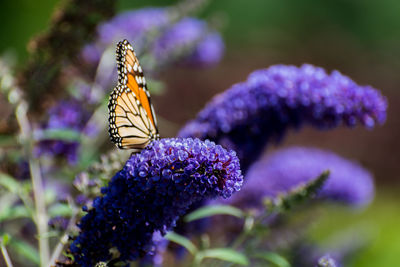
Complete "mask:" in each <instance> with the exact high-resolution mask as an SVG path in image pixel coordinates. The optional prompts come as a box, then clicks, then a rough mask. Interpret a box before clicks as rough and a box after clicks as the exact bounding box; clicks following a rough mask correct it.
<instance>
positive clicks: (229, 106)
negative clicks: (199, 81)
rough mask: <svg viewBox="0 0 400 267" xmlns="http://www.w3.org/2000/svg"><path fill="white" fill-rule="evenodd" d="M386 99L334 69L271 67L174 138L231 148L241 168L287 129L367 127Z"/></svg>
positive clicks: (379, 119) (380, 116) (379, 116)
mask: <svg viewBox="0 0 400 267" xmlns="http://www.w3.org/2000/svg"><path fill="white" fill-rule="evenodd" d="M386 107H387V102H386V99H385V98H384V97H383V96H382V95H381V94H380V92H379V91H377V90H376V89H374V88H372V87H370V86H360V85H358V84H356V83H355V82H354V81H352V80H351V79H350V78H349V77H347V76H345V75H343V74H341V73H340V72H338V71H333V72H332V73H331V74H328V73H326V72H325V70H324V69H322V68H319V67H315V66H312V65H308V64H305V65H302V66H301V67H295V66H286V65H275V66H271V67H269V68H268V69H263V70H258V71H254V72H253V73H251V74H250V75H249V77H248V79H247V80H246V81H245V82H242V83H238V84H235V85H233V86H232V87H231V88H230V89H228V90H226V91H225V92H223V93H221V94H219V95H217V96H216V97H214V98H213V99H212V100H211V101H210V102H209V103H208V104H207V105H206V106H205V108H204V109H203V110H201V111H200V112H199V113H198V115H197V116H196V118H195V119H194V120H192V121H190V122H189V123H187V125H186V126H184V127H183V129H181V131H180V132H179V134H178V136H180V137H193V138H200V139H203V140H205V139H209V140H213V141H215V142H216V143H218V144H221V145H223V146H224V147H227V148H230V149H233V150H235V151H236V152H237V153H238V157H239V159H240V161H241V165H242V169H243V170H244V171H246V170H247V169H248V167H249V166H250V165H251V163H252V162H254V161H255V160H256V159H258V158H259V156H260V154H261V152H262V151H263V150H264V148H265V146H266V145H267V144H268V143H270V142H277V141H279V140H281V139H282V138H283V136H284V134H285V133H286V131H287V130H288V129H290V128H293V129H298V128H300V127H301V126H302V125H311V126H313V127H315V128H317V129H331V128H334V127H337V126H339V125H344V126H348V127H353V126H355V125H356V124H357V123H359V124H361V125H363V126H365V127H367V128H372V127H374V126H375V124H382V123H383V122H384V121H385V119H386Z"/></svg>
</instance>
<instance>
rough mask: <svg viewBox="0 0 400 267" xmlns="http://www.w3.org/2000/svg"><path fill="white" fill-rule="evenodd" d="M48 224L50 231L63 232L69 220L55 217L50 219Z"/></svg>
mask: <svg viewBox="0 0 400 267" xmlns="http://www.w3.org/2000/svg"><path fill="white" fill-rule="evenodd" d="M48 224H49V226H50V227H51V228H52V229H55V230H58V231H65V230H66V229H67V227H68V224H69V219H68V218H66V217H63V216H56V217H54V218H51V219H50V220H49V222H48Z"/></svg>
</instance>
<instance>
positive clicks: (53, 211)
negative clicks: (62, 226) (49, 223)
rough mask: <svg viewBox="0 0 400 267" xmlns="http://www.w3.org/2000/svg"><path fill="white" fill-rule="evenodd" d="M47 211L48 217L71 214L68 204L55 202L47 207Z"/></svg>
mask: <svg viewBox="0 0 400 267" xmlns="http://www.w3.org/2000/svg"><path fill="white" fill-rule="evenodd" d="M48 213H49V216H50V217H56V216H64V217H68V216H71V215H72V208H71V207H70V206H69V205H68V204H62V203H57V204H54V205H52V206H51V207H50V208H49V210H48Z"/></svg>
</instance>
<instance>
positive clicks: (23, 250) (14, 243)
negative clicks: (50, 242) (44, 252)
mask: <svg viewBox="0 0 400 267" xmlns="http://www.w3.org/2000/svg"><path fill="white" fill-rule="evenodd" d="M10 247H11V248H12V249H13V250H15V251H16V252H17V253H18V254H19V255H21V256H23V257H25V258H26V259H28V260H30V261H32V262H33V263H35V264H37V265H39V263H40V260H39V253H38V251H37V250H36V248H35V247H33V246H32V245H31V244H29V243H26V242H24V241H21V240H16V239H15V238H13V239H12V240H11V242H10Z"/></svg>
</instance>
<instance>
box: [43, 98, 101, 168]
mask: <svg viewBox="0 0 400 267" xmlns="http://www.w3.org/2000/svg"><path fill="white" fill-rule="evenodd" d="M48 114H49V117H48V120H47V122H45V123H44V124H43V125H42V127H41V128H42V130H73V131H76V132H79V133H83V134H87V135H94V134H95V133H96V132H97V129H96V127H95V126H94V125H86V124H87V121H88V120H89V118H90V114H89V112H88V111H87V110H86V109H85V108H84V106H83V104H82V103H81V102H79V101H77V100H68V101H61V102H59V103H57V105H55V106H54V107H52V108H50V109H49V112H48ZM78 148H79V142H78V141H67V140H54V139H48V140H46V139H44V140H41V141H40V142H39V143H38V144H37V145H36V147H35V154H36V155H37V156H41V155H51V156H54V157H61V158H66V159H67V160H68V162H69V163H70V164H74V163H76V161H77V155H78Z"/></svg>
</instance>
